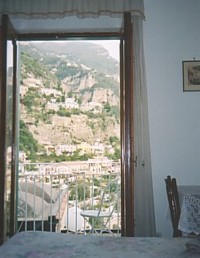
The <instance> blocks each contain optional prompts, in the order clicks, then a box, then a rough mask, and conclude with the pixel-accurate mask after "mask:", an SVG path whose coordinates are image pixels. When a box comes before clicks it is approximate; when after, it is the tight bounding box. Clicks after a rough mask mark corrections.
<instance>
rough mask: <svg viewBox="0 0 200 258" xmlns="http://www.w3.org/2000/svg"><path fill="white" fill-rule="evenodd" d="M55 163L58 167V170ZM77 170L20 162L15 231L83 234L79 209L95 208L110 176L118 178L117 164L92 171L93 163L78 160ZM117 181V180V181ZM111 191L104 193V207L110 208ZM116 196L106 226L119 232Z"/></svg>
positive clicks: (85, 227)
mask: <svg viewBox="0 0 200 258" xmlns="http://www.w3.org/2000/svg"><path fill="white" fill-rule="evenodd" d="M58 166H59V168H60V170H59V169H58ZM79 166H81V167H82V169H80V167H79V171H78V169H77V167H76V169H75V168H74V166H73V167H71V166H69V164H68V165H66V164H63V163H62V164H59V165H58V163H54V164H53V163H50V164H49V163H48V164H44V163H43V164H41V163H34V164H33V163H32V164H20V171H19V176H18V231H27V230H40V231H51V232H72V233H76V234H78V233H86V232H88V231H90V224H88V223H87V222H86V223H85V221H84V219H83V217H82V216H81V214H80V213H81V211H82V210H85V209H88V208H89V209H97V208H98V207H99V205H100V202H101V197H102V193H103V189H104V188H105V186H106V185H107V184H108V183H109V182H110V181H111V180H113V179H115V178H118V179H119V178H120V165H119V164H116V163H112V164H111V165H110V166H108V167H106V168H105V167H104V169H102V167H101V169H100V171H99V165H98V172H96V171H95V166H92V170H93V171H92V172H91V164H90V165H88V163H84V162H81V163H80V164H79ZM119 183H120V180H119ZM111 196H113V192H112V193H111V190H110V193H107V194H106V198H107V200H106V201H107V204H106V206H105V207H104V208H105V209H107V210H109V209H111V207H112V205H113V203H112V200H111V198H110V197H111ZM119 204H120V198H119V200H118V205H117V206H116V209H115V210H114V212H113V213H112V217H111V218H110V220H109V224H108V225H107V226H108V227H109V229H110V230H111V231H113V232H115V233H118V234H119V233H120V229H121V224H120V222H121V213H120V205H119Z"/></svg>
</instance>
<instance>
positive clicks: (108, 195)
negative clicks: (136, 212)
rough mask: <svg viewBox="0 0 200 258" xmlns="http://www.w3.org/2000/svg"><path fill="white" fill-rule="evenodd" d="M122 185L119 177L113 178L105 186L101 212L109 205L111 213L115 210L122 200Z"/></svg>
mask: <svg viewBox="0 0 200 258" xmlns="http://www.w3.org/2000/svg"><path fill="white" fill-rule="evenodd" d="M120 194H121V187H120V182H119V179H118V178H115V179H113V180H111V181H110V182H109V183H108V184H107V185H106V186H105V188H104V190H103V193H102V197H101V202H100V207H99V213H100V212H101V211H102V210H104V209H105V207H107V208H108V207H109V210H110V215H112V213H113V212H114V211H115V209H116V208H117V205H118V204H119V201H120Z"/></svg>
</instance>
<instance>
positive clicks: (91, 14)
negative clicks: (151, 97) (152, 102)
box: [0, 0, 155, 236]
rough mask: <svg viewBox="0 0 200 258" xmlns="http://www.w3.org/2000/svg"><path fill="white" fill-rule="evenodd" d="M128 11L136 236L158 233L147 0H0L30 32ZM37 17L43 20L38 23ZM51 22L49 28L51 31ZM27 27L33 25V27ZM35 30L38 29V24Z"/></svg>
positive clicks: (3, 8) (0, 10) (0, 5)
mask: <svg viewBox="0 0 200 258" xmlns="http://www.w3.org/2000/svg"><path fill="white" fill-rule="evenodd" d="M124 12H130V13H131V15H132V21H133V44H134V85H135V88H134V116H135V117H134V120H135V121H134V124H135V128H134V131H135V132H134V133H135V136H134V137H135V145H134V151H135V155H136V156H137V167H136V168H135V235H136V236H155V216H154V202H153V186H152V171H151V156H150V140H149V121H148V102H147V87H146V79H145V65H144V51H143V30H142V23H143V20H144V5H143V0H109V1H108V0H67V1H66V0H56V1H55V0H42V1H41V0H34V1H33V0H30V1H29V0H15V1H13V0H0V13H1V14H3V13H7V14H8V15H9V16H10V17H11V18H12V19H13V21H14V22H15V21H16V23H17V22H18V28H17V29H18V30H19V31H20V30H22V29H24V30H26V31H27V30H29V32H33V31H32V30H31V24H34V23H35V24H36V26H38V32H41V31H40V29H41V21H42V23H45V20H52V19H54V24H55V23H56V22H57V20H61V21H62V19H63V20H66V21H67V22H66V23H65V22H64V23H63V22H62V24H66V25H67V24H70V22H68V20H67V19H68V17H69V18H70V17H72V18H73V17H75V18H78V19H76V22H77V27H79V26H80V27H81V28H82V25H81V24H82V23H83V22H84V20H87V19H93V20H94V23H93V24H95V20H97V19H99V18H102V17H103V19H99V20H98V23H99V21H101V22H102V24H103V21H104V20H106V17H109V18H112V19H115V18H117V19H121V20H120V21H122V19H123V15H124ZM37 20H39V21H40V22H39V23H38V24H37V22H36V21H37ZM19 21H20V22H19ZM110 21H111V19H110ZM73 23H74V22H73ZM106 23H107V26H110V27H112V24H111V23H110V24H109V23H108V22H106ZM49 24H50V23H48V24H47V27H46V28H47V29H48V30H49V31H50V30H51V27H50V25H49ZM91 24H92V23H91V22H90V25H91ZM117 24H118V25H117V27H116V28H117V29H119V30H120V29H121V25H122V23H121V22H119V23H117ZM14 25H15V24H14ZM27 26H30V28H29V27H27ZM48 26H49V27H48ZM87 26H88V24H87ZM101 26H102V27H103V26H104V25H101V24H98V26H97V27H98V30H99V28H101ZM58 27H59V25H58ZM94 29H95V28H94V27H93V30H94ZM64 30H66V31H64ZM82 30H84V28H82ZM87 30H88V28H87ZM35 31H37V27H36V28H35ZM62 31H63V32H67V29H66V27H64V28H62Z"/></svg>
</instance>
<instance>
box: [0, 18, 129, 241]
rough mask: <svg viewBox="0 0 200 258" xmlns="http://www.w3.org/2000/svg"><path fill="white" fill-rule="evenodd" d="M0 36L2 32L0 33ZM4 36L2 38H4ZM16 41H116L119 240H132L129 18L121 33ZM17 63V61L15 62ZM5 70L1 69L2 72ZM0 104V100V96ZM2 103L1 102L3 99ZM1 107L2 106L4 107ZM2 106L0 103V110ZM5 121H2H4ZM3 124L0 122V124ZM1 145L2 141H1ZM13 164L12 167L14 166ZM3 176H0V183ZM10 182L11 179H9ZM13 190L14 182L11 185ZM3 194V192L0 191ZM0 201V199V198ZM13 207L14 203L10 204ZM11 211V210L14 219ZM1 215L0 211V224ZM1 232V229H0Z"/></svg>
mask: <svg viewBox="0 0 200 258" xmlns="http://www.w3.org/2000/svg"><path fill="white" fill-rule="evenodd" d="M2 35H4V34H3V32H2ZM4 36H5V35H4ZM17 39H18V40H19V41H26V40H27V41H36V40H46V41H49V40H66V39H67V40H89V39H96V40H98V39H113V40H114V39H118V40H120V41H121V43H120V53H121V54H120V77H121V83H120V92H121V94H120V102H121V104H120V106H121V122H120V124H121V153H122V155H121V185H122V191H121V198H122V210H121V213H122V216H121V225H122V228H121V231H122V236H134V163H133V156H134V153H133V44H132V24H131V14H130V13H125V14H124V28H123V29H122V31H121V32H117V33H115V32H114V33H113V32H112V33H109V32H105V33H104V32H100V33H99V32H97V33H91V32H84V33H25V34H18V35H17ZM4 60H5V57H4V56H3V57H2V63H1V67H4V64H3V63H4ZM16 61H17V60H16ZM3 69H5V67H4V68H3ZM1 99H2V101H3V96H2V98H1ZM4 100H5V98H4ZM4 104H5V103H4ZM2 105H3V104H2V103H1V106H2ZM4 119H5V118H4ZM3 121H4V120H2V118H1V123H2V122H3ZM1 138H2V137H1ZM1 141H2V139H1ZM2 157H3V153H2V152H1V158H2ZM15 165H16V164H13V166H15ZM4 178H5V175H3V174H1V175H0V181H2V180H4ZM12 180H14V179H12ZM12 187H14V182H13V183H12ZM0 194H3V189H0ZM0 198H1V197H0ZM13 204H14V203H13ZM14 210H15V208H14V207H12V213H13V215H14ZM1 215H3V214H2V212H1V211H0V220H1V219H2V217H1ZM0 230H1V227H0Z"/></svg>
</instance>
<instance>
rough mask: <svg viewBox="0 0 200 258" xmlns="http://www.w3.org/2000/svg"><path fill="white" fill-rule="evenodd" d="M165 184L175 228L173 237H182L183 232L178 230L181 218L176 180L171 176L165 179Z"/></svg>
mask: <svg viewBox="0 0 200 258" xmlns="http://www.w3.org/2000/svg"><path fill="white" fill-rule="evenodd" d="M165 184H166V191H167V198H168V203H169V208H170V214H171V221H172V227H173V237H181V236H182V232H181V231H180V230H179V229H178V223H179V218H180V203H179V196H178V189H177V184H176V178H171V176H167V178H166V179H165Z"/></svg>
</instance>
